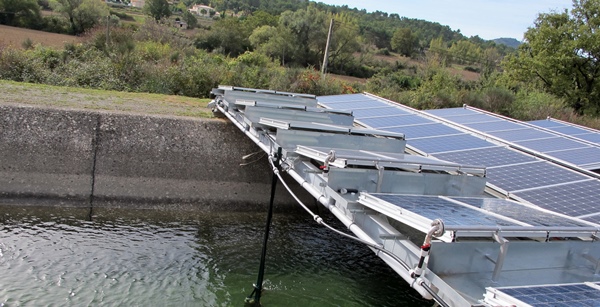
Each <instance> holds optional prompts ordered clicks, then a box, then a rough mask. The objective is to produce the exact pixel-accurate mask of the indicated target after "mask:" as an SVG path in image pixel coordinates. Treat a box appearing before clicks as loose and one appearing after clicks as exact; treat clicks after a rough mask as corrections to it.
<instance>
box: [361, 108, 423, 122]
mask: <svg viewBox="0 0 600 307" xmlns="http://www.w3.org/2000/svg"><path fill="white" fill-rule="evenodd" d="M408 114H411V113H409V112H406V111H404V110H402V109H399V108H396V107H390V106H388V107H378V108H371V109H358V110H354V111H353V112H352V115H354V117H355V118H357V119H361V118H365V117H375V116H394V115H408Z"/></svg>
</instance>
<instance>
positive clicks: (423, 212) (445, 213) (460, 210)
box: [370, 193, 518, 228]
mask: <svg viewBox="0 0 600 307" xmlns="http://www.w3.org/2000/svg"><path fill="white" fill-rule="evenodd" d="M370 195H372V196H374V197H377V198H379V199H381V200H384V201H386V202H388V203H390V204H393V205H395V206H398V207H401V208H403V209H405V210H408V211H411V212H413V213H416V214H418V215H420V216H423V217H425V218H427V219H430V220H435V219H438V218H441V219H442V220H443V221H444V224H445V225H446V228H451V227H452V226H518V225H517V224H514V223H511V222H508V221H505V220H502V219H499V218H496V217H494V216H491V215H487V214H485V213H483V212H480V211H477V210H473V209H470V208H468V207H465V206H461V205H459V204H456V203H453V202H451V201H448V200H445V199H441V198H439V197H437V196H412V195H398V194H377V193H374V194H370Z"/></svg>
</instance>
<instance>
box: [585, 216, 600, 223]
mask: <svg viewBox="0 0 600 307" xmlns="http://www.w3.org/2000/svg"><path fill="white" fill-rule="evenodd" d="M582 220H585V221H588V222H592V223H595V224H598V225H600V214H596V215H592V216H588V217H585V218H582Z"/></svg>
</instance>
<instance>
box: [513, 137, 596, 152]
mask: <svg viewBox="0 0 600 307" xmlns="http://www.w3.org/2000/svg"><path fill="white" fill-rule="evenodd" d="M515 144H518V145H521V146H524V147H527V148H529V149H533V150H536V151H539V152H548V151H556V150H564V149H575V148H584V147H588V146H587V145H585V144H583V143H581V142H577V141H573V140H569V139H566V138H562V137H554V138H550V139H542V140H530V141H519V142H515Z"/></svg>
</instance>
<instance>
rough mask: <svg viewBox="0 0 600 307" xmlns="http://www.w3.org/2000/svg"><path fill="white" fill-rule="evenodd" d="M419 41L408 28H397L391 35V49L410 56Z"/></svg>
mask: <svg viewBox="0 0 600 307" xmlns="http://www.w3.org/2000/svg"><path fill="white" fill-rule="evenodd" d="M418 43H419V41H418V38H417V36H416V35H415V34H414V33H413V32H412V30H411V29H409V28H399V29H397V30H396V32H394V35H393V36H392V43H391V45H392V50H394V51H396V52H399V53H400V54H402V55H404V56H412V54H413V52H414V51H415V48H416V47H417V45H418Z"/></svg>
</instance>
